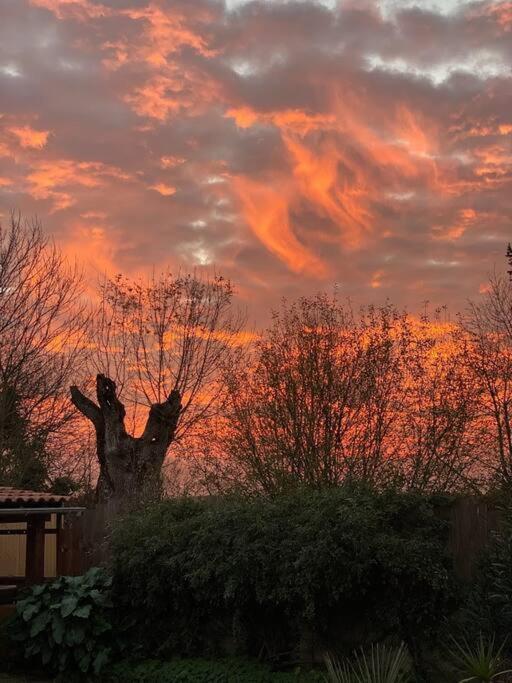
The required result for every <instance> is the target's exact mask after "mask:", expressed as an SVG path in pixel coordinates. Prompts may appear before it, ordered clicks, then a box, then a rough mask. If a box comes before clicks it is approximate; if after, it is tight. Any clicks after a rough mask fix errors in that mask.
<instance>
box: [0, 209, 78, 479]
mask: <svg viewBox="0 0 512 683" xmlns="http://www.w3.org/2000/svg"><path fill="white" fill-rule="evenodd" d="M82 293H83V287H82V278H81V274H80V272H79V271H78V269H77V268H76V267H73V266H69V265H68V264H67V263H66V261H65V259H64V257H63V255H62V253H61V252H60V251H59V249H58V248H57V247H56V246H55V245H54V244H53V243H52V242H51V241H49V240H48V238H47V237H45V235H44V233H43V230H42V228H41V225H40V224H39V222H38V221H37V220H33V221H27V220H22V219H21V217H20V216H18V215H15V214H13V215H12V216H11V222H10V226H9V227H8V228H4V227H3V226H0V479H1V480H2V481H3V482H4V483H10V484H12V485H25V486H27V485H45V484H48V481H46V479H47V477H48V474H49V472H50V470H52V471H53V472H54V473H56V472H57V471H58V468H56V466H55V464H56V460H57V459H58V456H57V454H59V455H60V453H62V452H63V451H65V450H66V447H67V445H68V443H69V441H68V440H69V437H70V435H71V423H72V422H73V420H74V414H73V413H74V411H73V410H72V406H71V404H70V402H69V399H68V395H67V386H68V384H69V379H70V377H71V375H72V374H76V373H77V372H79V368H80V364H81V361H82V358H83V349H84V344H83V335H84V331H85V318H86V309H85V304H84V302H83V300H82ZM53 446H57V447H56V448H53Z"/></svg>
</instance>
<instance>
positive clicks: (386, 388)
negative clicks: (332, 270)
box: [202, 294, 475, 493]
mask: <svg viewBox="0 0 512 683" xmlns="http://www.w3.org/2000/svg"><path fill="white" fill-rule="evenodd" d="M429 329H430V323H429V322H428V321H427V320H424V321H423V322H422V323H421V325H420V324H418V323H417V322H416V321H415V320H414V319H413V318H411V317H410V316H408V315H406V314H403V313H400V312H398V311H397V310H396V309H394V308H393V307H392V306H390V305H387V306H384V307H381V308H374V307H369V308H366V309H363V310H361V311H360V312H359V313H358V314H355V313H354V312H353V310H352V309H351V307H350V306H349V305H342V304H340V303H339V301H338V300H337V298H336V295H334V296H333V297H332V298H331V297H328V296H327V295H325V294H319V295H317V296H316V297H312V298H303V299H300V300H299V301H297V302H295V303H292V304H288V303H286V302H284V304H283V307H282V308H281V310H280V311H278V312H277V313H275V314H274V316H273V321H272V325H271V327H270V329H269V330H267V331H266V332H265V333H264V334H263V335H262V337H261V339H260V340H259V341H258V342H257V343H256V344H255V348H254V353H253V359H252V362H251V363H250V364H249V365H248V366H247V367H244V368H239V369H237V370H235V371H229V372H228V377H229V387H230V403H229V407H230V410H229V412H228V414H227V417H226V420H225V421H224V423H223V424H222V425H221V427H220V430H219V432H220V442H221V444H222V447H223V448H222V447H221V448H219V447H218V446H217V445H216V444H212V445H211V447H210V449H209V453H207V457H206V458H205V460H204V462H203V463H202V465H203V471H202V476H203V478H204V481H205V484H206V486H207V487H208V488H209V489H210V490H214V489H215V486H219V487H222V486H223V485H224V486H230V485H236V487H237V488H240V487H242V488H245V489H246V490H248V491H263V492H266V493H274V492H276V491H281V490H283V489H286V488H288V487H290V486H296V485H297V484H299V485H306V486H314V487H323V486H330V485H337V484H339V483H342V482H345V481H347V480H357V481H364V482H366V483H367V484H369V485H371V486H377V487H381V486H389V485H393V486H400V487H402V488H407V489H415V490H421V491H423V492H425V491H433V490H453V489H454V488H462V487H464V486H466V481H467V475H468V470H469V468H470V466H471V464H472V462H473V459H474V455H475V449H474V446H475V444H474V441H473V440H472V439H471V438H470V433H471V427H472V420H473V419H474V391H472V388H471V384H470V383H468V381H467V377H468V374H467V372H466V373H464V372H463V365H462V364H461V362H460V355H459V353H458V352H455V351H454V350H453V349H450V350H448V348H447V347H449V344H448V342H447V338H448V337H449V336H450V334H449V332H448V331H447V332H446V334H445V335H444V337H443V336H442V335H441V336H440V335H438V334H430V333H429V332H428V330H429ZM223 449H224V450H223ZM215 450H216V451H217V452H215ZM208 456H209V457H208Z"/></svg>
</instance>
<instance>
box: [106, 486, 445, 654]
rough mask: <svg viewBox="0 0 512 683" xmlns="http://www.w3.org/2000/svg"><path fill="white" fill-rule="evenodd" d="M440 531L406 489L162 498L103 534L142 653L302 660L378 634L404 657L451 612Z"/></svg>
mask: <svg viewBox="0 0 512 683" xmlns="http://www.w3.org/2000/svg"><path fill="white" fill-rule="evenodd" d="M445 529H446V525H445V523H444V522H442V521H441V520H440V519H438V518H437V517H436V516H435V514H434V511H433V506H432V505H431V503H430V502H429V501H428V500H426V499H425V498H420V497H418V496H415V495H412V494H394V493H389V492H387V493H382V494H376V493H372V492H368V491H361V490H351V489H348V488H346V489H333V490H328V491H324V492H311V491H309V492H307V491H301V492H297V493H294V494H290V495H287V496H281V497H279V498H275V499H264V498H258V499H251V500H237V499H226V498H224V499H201V500H197V499H196V500H192V499H184V500H173V501H166V502H164V503H161V504H158V505H156V506H154V507H151V508H149V509H147V510H146V511H145V512H143V513H138V514H134V515H132V516H130V517H128V518H126V519H125V520H124V521H123V522H122V523H121V524H119V525H118V526H117V528H116V529H115V531H114V534H113V558H114V559H113V575H114V584H113V589H114V595H115V600H116V601H117V603H118V605H119V608H120V610H121V612H123V611H124V612H126V614H131V615H132V616H133V617H134V618H135V621H136V626H135V633H134V634H133V635H134V640H135V642H137V643H138V644H139V646H140V648H141V650H143V651H144V650H145V651H146V652H150V653H152V656H154V653H165V654H169V653H178V654H181V655H185V654H198V653H200V654H209V653H229V654H233V653H243V654H249V655H258V656H260V657H261V656H265V657H268V658H278V657H279V656H283V657H286V658H287V659H288V660H294V659H295V660H297V658H298V659H301V660H305V659H309V658H311V657H314V656H318V655H319V654H321V653H322V652H323V651H324V649H327V648H329V649H330V648H332V647H333V646H335V647H339V646H340V643H341V644H342V643H343V641H345V645H346V648H347V650H348V649H351V648H352V647H353V646H355V645H360V644H362V643H365V642H370V641H372V640H379V639H380V638H383V637H385V636H387V635H391V634H394V635H396V636H398V637H400V638H402V639H404V640H405V641H406V642H407V643H408V645H409V647H410V648H411V651H414V649H415V645H416V641H415V639H416V640H417V641H420V640H421V641H425V638H426V637H427V636H428V635H430V634H431V633H432V632H433V630H434V629H435V628H436V627H437V626H438V624H439V623H440V622H441V620H442V618H443V615H445V614H446V613H447V612H448V611H449V609H450V608H451V606H452V602H453V595H454V594H453V582H452V579H451V575H450V570H449V566H450V563H449V560H448V559H447V557H446V554H445V535H444V531H445Z"/></svg>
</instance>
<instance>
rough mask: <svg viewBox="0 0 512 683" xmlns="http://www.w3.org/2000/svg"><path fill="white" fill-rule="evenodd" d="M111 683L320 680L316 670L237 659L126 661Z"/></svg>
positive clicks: (291, 682) (116, 668)
mask: <svg viewBox="0 0 512 683" xmlns="http://www.w3.org/2000/svg"><path fill="white" fill-rule="evenodd" d="M110 680H111V681H112V682H113V683H315V682H316V683H320V682H321V681H325V677H324V676H323V675H322V674H321V673H319V672H304V673H301V672H300V671H296V672H290V673H287V672H273V671H271V670H270V669H269V668H268V667H267V666H265V665H264V664H261V663H259V662H255V661H251V660H244V659H238V658H229V659H219V660H205V659H176V660H173V661H170V662H162V661H158V660H153V659H149V660H144V661H142V662H138V663H134V662H133V661H130V660H127V661H123V662H120V663H119V664H116V665H115V666H114V667H113V668H112V670H111V672H110Z"/></svg>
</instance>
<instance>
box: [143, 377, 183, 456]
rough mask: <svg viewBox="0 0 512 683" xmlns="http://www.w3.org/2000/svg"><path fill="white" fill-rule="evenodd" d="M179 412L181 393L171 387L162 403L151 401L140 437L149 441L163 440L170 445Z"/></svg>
mask: <svg viewBox="0 0 512 683" xmlns="http://www.w3.org/2000/svg"><path fill="white" fill-rule="evenodd" d="M180 413H181V394H180V392H179V391H178V390H177V389H173V391H171V393H170V394H169V397H168V398H167V400H166V401H164V402H163V403H153V405H152V406H151V408H150V409H149V417H148V421H147V422H146V427H145V429H144V433H143V434H142V439H143V440H144V441H146V442H149V443H155V442H157V441H158V442H164V443H165V445H166V446H170V444H171V443H172V440H173V438H174V434H175V432H176V426H177V424H178V419H179V417H180Z"/></svg>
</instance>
